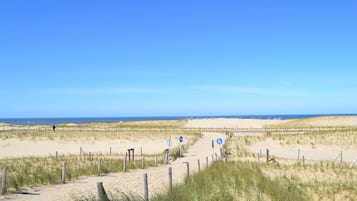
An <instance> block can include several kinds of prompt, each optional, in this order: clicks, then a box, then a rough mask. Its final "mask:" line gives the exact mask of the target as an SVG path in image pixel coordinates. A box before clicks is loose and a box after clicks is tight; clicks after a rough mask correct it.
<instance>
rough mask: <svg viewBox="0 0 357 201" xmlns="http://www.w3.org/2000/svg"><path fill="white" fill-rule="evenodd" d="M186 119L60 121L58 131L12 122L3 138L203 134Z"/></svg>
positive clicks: (5, 127) (4, 127)
mask: <svg viewBox="0 0 357 201" xmlns="http://www.w3.org/2000/svg"><path fill="white" fill-rule="evenodd" d="M184 124H185V120H175V121H133V122H122V123H121V122H114V123H85V124H71V123H67V124H60V125H57V126H56V131H55V132H54V131H53V130H52V126H49V125H8V124H3V125H2V126H0V138H1V139H3V140H5V139H9V138H18V139H24V140H36V139H50V140H54V139H59V140H71V139H78V138H79V139H83V138H85V139H95V140H97V139H103V138H104V139H137V138H140V137H146V138H148V137H151V138H160V137H170V136H174V137H178V136H180V135H186V136H199V135H200V133H199V132H198V131H196V130H188V129H185V128H184Z"/></svg>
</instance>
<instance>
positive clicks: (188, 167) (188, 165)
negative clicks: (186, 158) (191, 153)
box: [184, 162, 190, 177]
mask: <svg viewBox="0 0 357 201" xmlns="http://www.w3.org/2000/svg"><path fill="white" fill-rule="evenodd" d="M184 163H186V168H187V175H186V176H187V177H189V176H190V164H189V163H188V162H184Z"/></svg>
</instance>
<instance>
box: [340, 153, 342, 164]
mask: <svg viewBox="0 0 357 201" xmlns="http://www.w3.org/2000/svg"><path fill="white" fill-rule="evenodd" d="M340 163H342V151H341V158H340Z"/></svg>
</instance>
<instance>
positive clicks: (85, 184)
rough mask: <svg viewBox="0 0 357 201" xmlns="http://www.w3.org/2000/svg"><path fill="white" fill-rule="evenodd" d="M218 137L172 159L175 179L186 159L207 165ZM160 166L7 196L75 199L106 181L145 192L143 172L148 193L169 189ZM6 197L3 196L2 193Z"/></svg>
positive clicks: (22, 200) (111, 187) (193, 168)
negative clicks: (74, 197) (26, 193)
mask: <svg viewBox="0 0 357 201" xmlns="http://www.w3.org/2000/svg"><path fill="white" fill-rule="evenodd" d="M217 137H222V138H223V139H225V135H222V134H217V133H205V134H204V135H203V137H202V138H201V139H200V140H198V141H197V142H196V143H195V144H194V146H192V147H191V148H190V149H189V150H188V152H187V153H186V154H185V157H184V158H180V159H178V160H176V161H174V162H172V164H171V165H169V166H170V167H172V171H173V183H174V184H177V183H179V182H183V179H184V177H185V175H186V165H185V164H183V162H189V164H190V173H194V172H197V169H198V165H197V160H198V159H200V161H201V168H202V169H203V168H204V167H205V166H206V156H209V162H211V157H210V155H211V154H212V148H211V140H212V139H216V138H217ZM214 151H215V152H216V153H218V152H219V147H218V146H215V150H214ZM169 166H159V167H152V168H148V169H144V170H141V169H139V170H131V171H130V172H128V173H113V174H108V175H106V176H100V177H87V178H83V179H79V180H76V181H74V182H69V183H67V184H65V185H48V186H41V187H39V188H37V189H32V190H31V191H30V192H32V193H36V194H39V195H23V194H10V195H6V196H5V200H17V201H67V200H73V196H81V195H88V194H90V193H92V194H93V195H96V183H97V182H103V184H104V187H105V189H106V191H107V192H112V193H114V192H116V191H119V192H126V193H128V192H132V193H136V194H138V195H143V174H144V173H147V174H148V182H149V196H150V195H154V194H156V193H160V192H165V191H167V189H168V176H167V175H168V167H169ZM0 198H1V199H4V197H0Z"/></svg>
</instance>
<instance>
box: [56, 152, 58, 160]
mask: <svg viewBox="0 0 357 201" xmlns="http://www.w3.org/2000/svg"><path fill="white" fill-rule="evenodd" d="M56 160H58V151H56Z"/></svg>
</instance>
